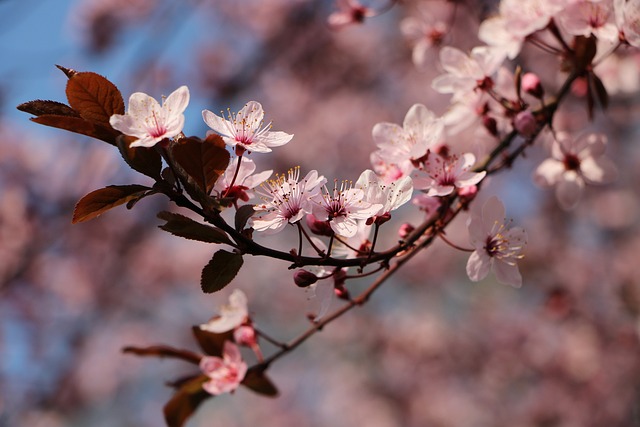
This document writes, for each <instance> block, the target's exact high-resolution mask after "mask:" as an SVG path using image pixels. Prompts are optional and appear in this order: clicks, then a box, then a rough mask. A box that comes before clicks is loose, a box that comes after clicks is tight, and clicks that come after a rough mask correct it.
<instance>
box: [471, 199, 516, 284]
mask: <svg viewBox="0 0 640 427" xmlns="http://www.w3.org/2000/svg"><path fill="white" fill-rule="evenodd" d="M467 226H468V229H469V237H470V241H471V245H472V246H473V247H474V248H475V251H473V253H472V254H471V256H470V257H469V261H468V262H467V275H468V276H469V279H471V280H472V281H474V282H477V281H479V280H482V279H484V278H485V277H486V276H487V274H489V270H492V271H493V272H494V274H495V275H496V278H497V279H498V281H499V282H500V283H503V284H505V285H511V286H515V287H520V286H521V285H522V276H521V275H520V271H519V270H518V266H517V265H516V261H517V260H518V259H520V258H522V256H523V255H522V250H523V248H524V245H525V244H526V242H527V233H526V232H525V231H524V230H523V229H522V228H520V227H514V228H511V229H508V228H507V227H506V226H505V212H504V205H503V204H502V202H501V201H500V200H499V199H498V198H497V197H495V196H493V197H491V198H490V199H489V200H487V202H486V203H485V204H484V206H483V207H482V216H478V215H477V214H472V215H471V217H470V218H469V221H468V223H467Z"/></svg>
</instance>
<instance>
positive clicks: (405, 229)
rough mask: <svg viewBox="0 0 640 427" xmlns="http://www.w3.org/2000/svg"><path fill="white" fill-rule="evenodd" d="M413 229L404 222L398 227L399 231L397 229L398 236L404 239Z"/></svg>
mask: <svg viewBox="0 0 640 427" xmlns="http://www.w3.org/2000/svg"><path fill="white" fill-rule="evenodd" d="M415 229H416V228H415V227H414V226H413V225H411V224H409V223H408V222H405V223H404V224H402V225H401V226H400V229H398V236H400V238H401V239H405V238H406V237H407V236H408V235H409V234H411V232H412V231H413V230H415Z"/></svg>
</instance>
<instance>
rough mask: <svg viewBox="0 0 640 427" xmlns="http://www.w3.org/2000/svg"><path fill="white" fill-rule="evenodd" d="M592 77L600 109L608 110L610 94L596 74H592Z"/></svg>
mask: <svg viewBox="0 0 640 427" xmlns="http://www.w3.org/2000/svg"><path fill="white" fill-rule="evenodd" d="M591 77H592V78H593V80H592V81H593V87H594V89H595V92H596V95H597V97H598V102H599V103H600V107H602V109H603V110H606V109H607V107H609V94H608V93H607V88H605V87H604V84H603V83H602V80H600V77H598V76H596V75H595V74H592V75H591Z"/></svg>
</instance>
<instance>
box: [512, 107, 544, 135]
mask: <svg viewBox="0 0 640 427" xmlns="http://www.w3.org/2000/svg"><path fill="white" fill-rule="evenodd" d="M513 126H514V127H515V128H516V130H517V131H518V133H519V134H520V135H522V136H524V137H529V136H531V135H533V134H534V133H535V132H536V129H538V123H537V121H536V118H535V117H534V116H533V113H532V112H531V111H529V110H524V111H520V112H519V113H518V114H517V115H516V116H515V117H514V119H513Z"/></svg>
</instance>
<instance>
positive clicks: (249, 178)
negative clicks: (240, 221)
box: [213, 157, 273, 202]
mask: <svg viewBox="0 0 640 427" xmlns="http://www.w3.org/2000/svg"><path fill="white" fill-rule="evenodd" d="M239 159H241V160H239ZM238 161H240V169H238ZM236 170H237V174H236ZM255 170H256V165H255V163H254V162H253V161H252V160H251V159H248V158H246V157H236V158H235V159H233V160H232V161H231V162H229V165H228V166H227V169H226V170H225V171H224V173H223V174H222V175H221V176H220V178H219V179H218V180H217V181H216V184H215V186H214V187H213V190H214V191H216V192H217V193H218V195H220V196H222V197H225V198H232V199H233V200H238V199H240V200H242V201H244V202H247V201H249V200H250V199H251V198H253V196H254V195H253V192H252V191H251V189H253V188H255V187H257V186H258V185H260V184H262V183H263V182H264V181H266V180H267V179H268V178H269V177H270V176H271V174H272V173H273V171H271V170H267V171H264V172H259V173H257V174H255V175H253V173H254V172H255ZM234 176H235V181H234ZM232 183H233V186H232V187H229V186H230V185H231V184H232Z"/></svg>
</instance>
